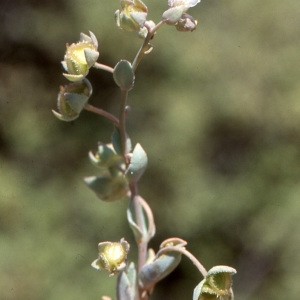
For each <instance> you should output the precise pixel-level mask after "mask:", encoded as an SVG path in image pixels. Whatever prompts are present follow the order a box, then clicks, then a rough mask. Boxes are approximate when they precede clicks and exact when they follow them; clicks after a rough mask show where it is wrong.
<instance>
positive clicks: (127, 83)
mask: <svg viewBox="0 0 300 300" xmlns="http://www.w3.org/2000/svg"><path fill="white" fill-rule="evenodd" d="M113 77H114V80H115V83H116V84H117V85H118V86H119V87H120V89H121V90H123V91H130V90H131V89H132V88H133V85H134V72H133V70H132V66H131V63H130V62H129V61H127V60H120V61H119V62H118V63H117V65H116V66H115V68H114V72H113Z"/></svg>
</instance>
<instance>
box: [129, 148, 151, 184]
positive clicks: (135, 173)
mask: <svg viewBox="0 0 300 300" xmlns="http://www.w3.org/2000/svg"><path fill="white" fill-rule="evenodd" d="M147 163H148V158H147V154H146V152H145V150H144V149H143V147H142V146H141V145H140V144H139V143H138V144H136V146H135V147H134V150H133V152H132V157H131V160H130V164H129V166H128V168H127V170H126V173H125V174H126V176H127V178H128V179H129V181H130V182H137V181H138V180H139V179H140V177H141V176H142V175H143V173H144V172H145V170H146V167H147Z"/></svg>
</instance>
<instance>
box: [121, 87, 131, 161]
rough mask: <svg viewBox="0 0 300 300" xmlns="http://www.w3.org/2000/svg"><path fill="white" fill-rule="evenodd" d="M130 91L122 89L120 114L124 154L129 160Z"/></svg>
mask: <svg viewBox="0 0 300 300" xmlns="http://www.w3.org/2000/svg"><path fill="white" fill-rule="evenodd" d="M127 97H128V91H125V90H122V89H121V108H120V116H119V126H118V127H119V130H120V134H121V142H122V155H123V157H124V159H125V161H126V162H127V160H128V158H127V156H126V155H127V151H128V150H129V149H127V133H126V104H127Z"/></svg>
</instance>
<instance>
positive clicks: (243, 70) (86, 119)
mask: <svg viewBox="0 0 300 300" xmlns="http://www.w3.org/2000/svg"><path fill="white" fill-rule="evenodd" d="M146 4H147V5H148V7H149V18H152V19H153V20H154V21H156V22H157V21H159V19H160V16H161V14H162V12H163V11H164V10H165V9H166V8H167V0H165V1H161V0H151V1H150V0H149V1H146ZM0 5H1V6H0V15H1V18H0V25H1V30H0V60H1V61H0V76H1V77H0V78H1V82H0V176H1V177H0V178H1V181H0V182H1V185H0V187H1V189H0V258H1V259H0V294H1V297H0V298H1V299H5V300H11V299H18V300H20V299H22V300H25V299H30V300H36V299H46V300H54V299H55V300H57V299H64V300H68V299H70V300H71V299H72V300H74V299H101V295H110V296H113V297H114V298H115V295H114V286H115V278H108V276H107V274H106V273H105V272H97V271H96V270H94V269H92V268H91V267H90V263H91V262H92V261H93V260H94V259H95V258H96V257H97V244H98V242H100V241H105V240H113V241H115V240H119V239H120V238H121V237H125V238H126V239H127V240H128V241H129V242H131V245H132V251H131V253H130V259H134V258H135V253H136V248H135V245H134V242H133V238H132V234H131V232H130V230H129V229H128V226H127V223H126V213H125V210H126V207H127V203H122V202H115V203H104V202H101V201H100V200H98V199H97V198H96V196H94V194H93V193H92V192H91V191H90V190H88V189H87V188H86V187H85V185H84V183H83V182H82V180H81V179H82V177H84V176H89V175H96V174H97V171H98V170H97V169H95V168H94V167H93V166H92V165H91V164H90V163H89V161H88V159H87V153H88V151H89V150H95V149H96V145H97V141H99V140H101V141H103V142H108V141H109V139H110V134H111V131H112V125H111V124H110V123H109V122H108V121H106V120H104V119H103V118H101V117H98V116H96V115H92V114H91V113H88V112H83V113H82V115H81V117H80V118H79V119H78V120H76V121H75V122H72V123H63V122H60V121H58V120H57V119H56V118H55V117H54V116H53V115H52V113H51V109H54V108H56V97H57V93H58V90H59V85H61V84H66V83H67V81H66V79H65V78H63V77H62V75H61V73H62V68H61V66H60V61H61V60H62V59H63V55H64V52H65V44H66V43H67V42H68V43H72V42H76V41H77V40H78V37H79V33H80V32H81V31H83V32H85V33H88V30H91V31H93V32H94V33H95V35H96V36H97V37H98V41H99V51H100V59H99V61H100V62H102V63H105V64H108V65H111V66H114V65H115V64H116V63H117V62H118V61H119V60H120V59H128V60H130V61H132V59H133V58H134V56H135V53H136V51H137V50H138V48H139V46H140V43H141V41H140V40H139V39H138V38H136V37H135V35H134V34H129V33H124V32H122V31H121V30H119V29H117V28H116V26H115V24H114V19H113V14H114V11H115V10H117V9H118V8H119V6H120V5H119V1H117V0H110V1H103V0H102V1H101V0H98V1H96V0H95V1H91V0H87V1H80V0H69V1H58V0H56V1H54V0H51V1H50V0H47V1H46V0H43V1H41V0H35V1H34V0H31V1H30V0H27V1H21V0H13V1H12V0H6V1H5V0H2V1H0ZM299 11H300V3H299V1H293V0H287V1H279V0H266V1H259V0H251V1H250V0H239V1H232V0H228V1H225V0H223V1H220V0H203V1H202V3H201V4H199V5H197V7H195V8H193V9H191V10H190V11H189V12H190V14H192V15H193V16H194V17H195V18H197V19H198V28H197V30H196V31H195V32H193V33H180V32H177V31H176V30H175V28H173V27H167V26H165V27H163V28H161V30H160V31H159V32H158V34H157V35H156V37H155V38H154V40H153V45H154V50H153V51H152V53H151V54H149V55H148V56H147V57H145V59H144V60H143V61H142V64H141V65H140V67H139V69H138V70H137V73H136V83H135V88H134V89H133V91H132V92H130V98H129V104H130V106H131V108H132V111H131V113H130V114H129V116H128V132H129V134H130V136H131V139H132V141H133V143H136V142H140V143H141V144H142V146H143V147H144V148H145V150H146V151H147V153H148V156H149V167H148V169H147V171H146V173H145V175H144V177H143V178H142V181H141V184H140V193H141V195H142V196H143V197H144V198H145V199H147V201H148V202H149V204H150V205H151V207H152V208H153V212H154V215H155V219H156V225H157V235H156V236H155V238H154V239H153V241H152V242H151V247H153V248H155V249H157V247H158V246H159V244H160V243H161V241H163V240H164V239H166V238H168V237H172V236H179V237H181V238H183V239H185V240H187V241H188V249H189V250H191V251H192V252H193V253H194V254H195V255H196V256H197V257H198V258H199V259H200V261H201V262H202V263H203V264H204V266H205V267H206V268H207V269H209V268H211V267H212V266H214V265H219V264H225V265H230V266H232V267H235V268H236V269H237V270H238V274H237V275H236V276H235V277H234V290H235V295H236V299H243V300H245V299H249V300H250V299H262V300H263V299H264V300H265V299H272V300H279V299H298V298H299V294H300V285H299V281H300V272H299V266H300V259H299V257H300V255H299V252H300V234H299V224H300V216H299V215H300V214H299V213H300V204H299V198H300V99H299V98H300V84H299V80H300V54H299V53H300V52H299V44H300V18H299ZM88 78H89V79H90V81H91V82H92V85H93V87H94V95H93V97H92V99H91V103H92V104H94V105H97V106H99V107H102V108H105V109H107V110H108V111H110V112H112V113H114V114H117V113H118V105H119V91H118V89H117V87H116V86H115V84H114V82H113V80H112V78H111V76H110V75H109V74H108V73H105V72H103V71H96V70H91V72H90V74H89V77H88ZM200 280H201V276H200V274H198V273H197V271H196V269H195V268H194V267H193V265H192V264H191V263H190V262H189V261H188V260H187V259H186V258H183V260H182V264H181V265H180V266H179V267H178V268H177V269H176V271H175V272H174V273H173V274H172V275H171V276H169V277H168V278H166V279H165V280H164V281H162V282H161V283H160V284H158V285H157V288H156V290H155V292H154V295H153V299H156V300H159V299H174V300H175V299H176V300H177V299H178V300H179V299H191V298H192V291H193V288H194V287H195V286H196V285H197V284H198V282H199V281H200Z"/></svg>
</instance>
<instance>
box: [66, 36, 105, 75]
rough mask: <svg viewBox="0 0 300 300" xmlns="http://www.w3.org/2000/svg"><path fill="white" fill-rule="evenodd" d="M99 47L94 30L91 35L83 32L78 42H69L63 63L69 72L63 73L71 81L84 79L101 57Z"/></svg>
mask: <svg viewBox="0 0 300 300" xmlns="http://www.w3.org/2000/svg"><path fill="white" fill-rule="evenodd" d="M97 49H98V41H97V39H96V37H95V35H94V34H93V33H92V32H90V36H88V35H86V34H84V33H81V34H80V41H79V42H78V43H76V44H75V43H73V44H71V45H68V44H67V51H66V54H65V57H64V60H63V61H62V62H61V63H62V65H63V67H64V69H65V70H66V71H67V72H68V73H63V75H64V76H65V77H66V78H67V79H68V80H70V81H79V80H82V79H84V78H85V77H86V76H87V74H88V72H89V69H90V68H91V67H92V66H93V65H94V64H95V62H96V61H97V59H98V57H99V52H98V51H97Z"/></svg>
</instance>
